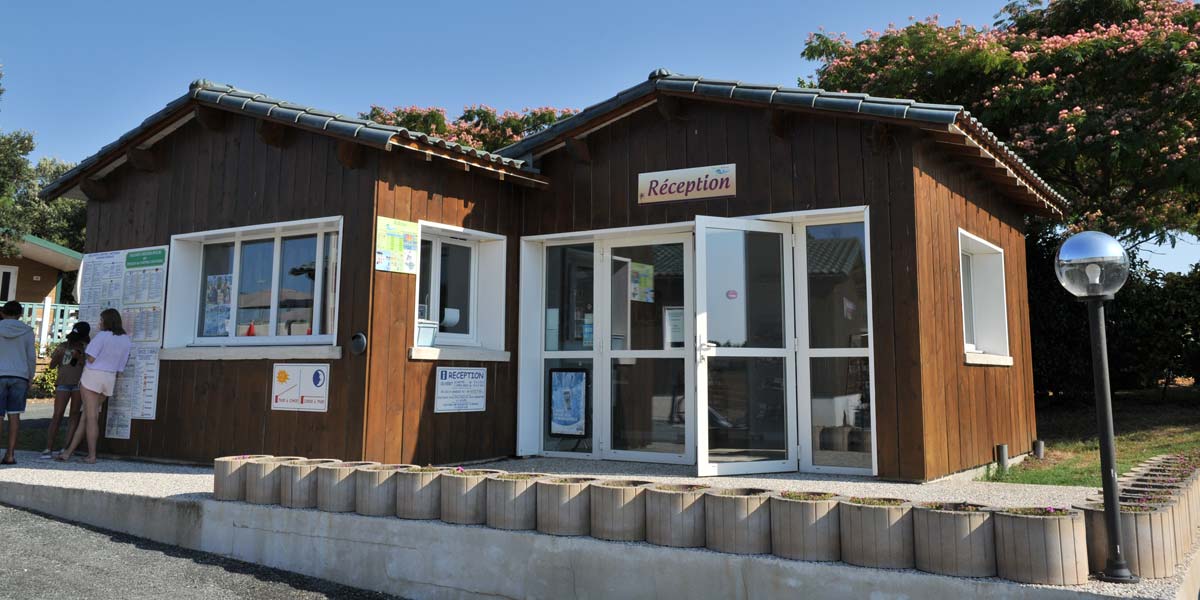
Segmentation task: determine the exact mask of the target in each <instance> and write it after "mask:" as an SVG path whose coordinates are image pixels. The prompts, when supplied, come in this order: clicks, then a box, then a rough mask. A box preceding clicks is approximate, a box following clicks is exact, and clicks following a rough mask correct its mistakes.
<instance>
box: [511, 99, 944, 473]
mask: <svg viewBox="0 0 1200 600" xmlns="http://www.w3.org/2000/svg"><path fill="white" fill-rule="evenodd" d="M685 108H686V111H685V112H686V119H685V120H680V121H666V120H665V119H664V118H663V116H662V115H661V114H660V113H659V111H657V110H655V109H654V107H650V108H647V109H643V110H640V111H638V112H635V113H633V114H631V115H629V116H627V117H625V118H623V119H620V120H618V121H616V122H614V123H612V124H610V125H608V126H606V127H604V128H602V129H599V130H597V131H594V132H592V133H591V134H589V135H588V137H587V140H588V144H589V154H590V155H591V161H590V162H589V163H578V162H576V161H574V160H572V159H571V157H570V155H569V154H568V153H567V152H566V151H565V150H557V151H554V152H551V153H549V154H547V155H545V156H543V157H541V159H540V161H539V163H538V165H537V166H538V167H539V168H540V169H541V170H542V172H543V174H545V175H546V176H547V177H549V178H550V179H551V181H552V182H553V185H552V187H551V188H550V189H549V190H545V191H534V192H526V198H527V201H526V205H525V209H524V212H523V218H522V224H521V229H520V235H537V234H547V233H561V232H567V231H585V230H591V229H604V228H609V227H628V226H636V225H646V224H652V223H663V222H677V221H688V220H692V219H693V218H695V216H696V215H711V216H734V217H736V216H748V215H755V214H763V213H768V212H786V211H791V210H807V209H814V208H832V207H839V206H862V205H868V206H869V207H870V210H869V212H870V220H871V242H870V244H871V256H872V264H871V273H872V293H873V298H872V304H873V307H874V326H875V330H874V334H875V335H874V340H875V365H874V368H875V386H876V389H875V401H876V419H877V421H878V431H877V437H878V439H877V443H878V444H879V447H880V450H879V456H880V463H879V473H880V475H881V476H882V477H887V478H897V479H924V478H925V464H924V462H923V461H924V456H923V454H924V452H923V448H924V439H923V437H922V427H923V426H924V423H923V419H922V405H921V380H920V368H919V365H920V362H921V357H920V345H919V338H918V329H917V324H916V320H917V305H916V283H915V281H914V280H913V277H914V276H915V273H916V252H917V250H916V243H915V242H914V240H915V237H914V235H915V225H914V211H913V207H912V197H913V180H912V151H911V148H910V147H909V146H908V144H910V143H911V140H910V138H909V137H906V136H905V135H904V133H905V132H904V131H903V130H901V131H899V132H898V133H897V134H895V135H893V136H891V137H889V136H885V135H882V134H881V133H880V134H877V133H876V132H875V130H874V126H873V125H872V124H870V123H869V122H864V121H861V120H855V119H841V118H836V117H832V116H830V117H826V116H814V115H799V114H798V115H795V118H794V119H793V125H792V126H791V128H790V129H789V130H788V131H787V132H786V135H785V136H784V137H779V136H777V135H774V134H773V133H772V131H771V127H770V119H768V118H767V117H768V116H767V113H766V111H765V110H762V109H755V108H747V107H745V106H735V105H730V104H722V103H715V102H699V101H691V102H686V106H685ZM724 163H736V164H737V172H738V182H737V186H738V192H739V193H738V197H737V198H729V199H714V200H698V201H689V202H676V203H670V204H663V205H658V206H655V205H639V204H638V203H637V174H638V173H640V172H647V171H658V170H666V169H679V168H686V167H696V166H703V165H714V164H724ZM606 190H607V192H608V195H607V196H605V195H604V194H605V191H606ZM600 205H603V206H607V208H602V207H601V206H600ZM513 256H514V254H513V253H510V255H509V260H510V261H511V260H513V258H512V257H513ZM906 294H908V295H911V299H908V296H905V295H906ZM510 349H511V348H510ZM801 385H804V382H801Z"/></svg>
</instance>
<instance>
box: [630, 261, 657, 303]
mask: <svg viewBox="0 0 1200 600" xmlns="http://www.w3.org/2000/svg"><path fill="white" fill-rule="evenodd" d="M629 299H630V300H633V301H634V302H649V303H651V304H653V303H654V265H647V264H642V263H639V262H634V263H629Z"/></svg>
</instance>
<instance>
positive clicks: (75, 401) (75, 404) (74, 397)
mask: <svg viewBox="0 0 1200 600" xmlns="http://www.w3.org/2000/svg"><path fill="white" fill-rule="evenodd" d="M69 410H70V411H71V417H70V419H68V420H67V437H66V443H70V442H71V438H74V437H75V429H76V428H78V427H79V419H80V417H81V416H83V394H82V393H81V392H80V391H79V390H75V391H73V392H71V407H70V409H69ZM63 446H64V447H66V444H63Z"/></svg>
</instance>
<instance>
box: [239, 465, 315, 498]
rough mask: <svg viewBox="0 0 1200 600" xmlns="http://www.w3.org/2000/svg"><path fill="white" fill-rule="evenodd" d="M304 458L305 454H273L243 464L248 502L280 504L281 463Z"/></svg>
mask: <svg viewBox="0 0 1200 600" xmlns="http://www.w3.org/2000/svg"><path fill="white" fill-rule="evenodd" d="M293 460H304V457H303V456H271V457H267V458H258V459H254V460H251V461H249V462H247V463H246V464H244V465H242V470H243V471H244V473H245V477H246V502H249V503H251V504H279V487H280V486H279V470H278V469H279V465H281V464H283V463H285V462H289V461H293Z"/></svg>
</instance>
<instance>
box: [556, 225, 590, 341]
mask: <svg viewBox="0 0 1200 600" xmlns="http://www.w3.org/2000/svg"><path fill="white" fill-rule="evenodd" d="M594 256H595V254H594V249H593V247H592V244H576V245H573V246H551V247H549V248H547V249H546V319H545V323H546V331H545V334H546V350H547V351H555V350H591V349H592V346H593V332H594V331H595V329H594V328H595V314H594V312H593V311H594V308H593V306H594V305H593V295H592V293H593V271H594V270H595V267H594V264H593V258H594Z"/></svg>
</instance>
